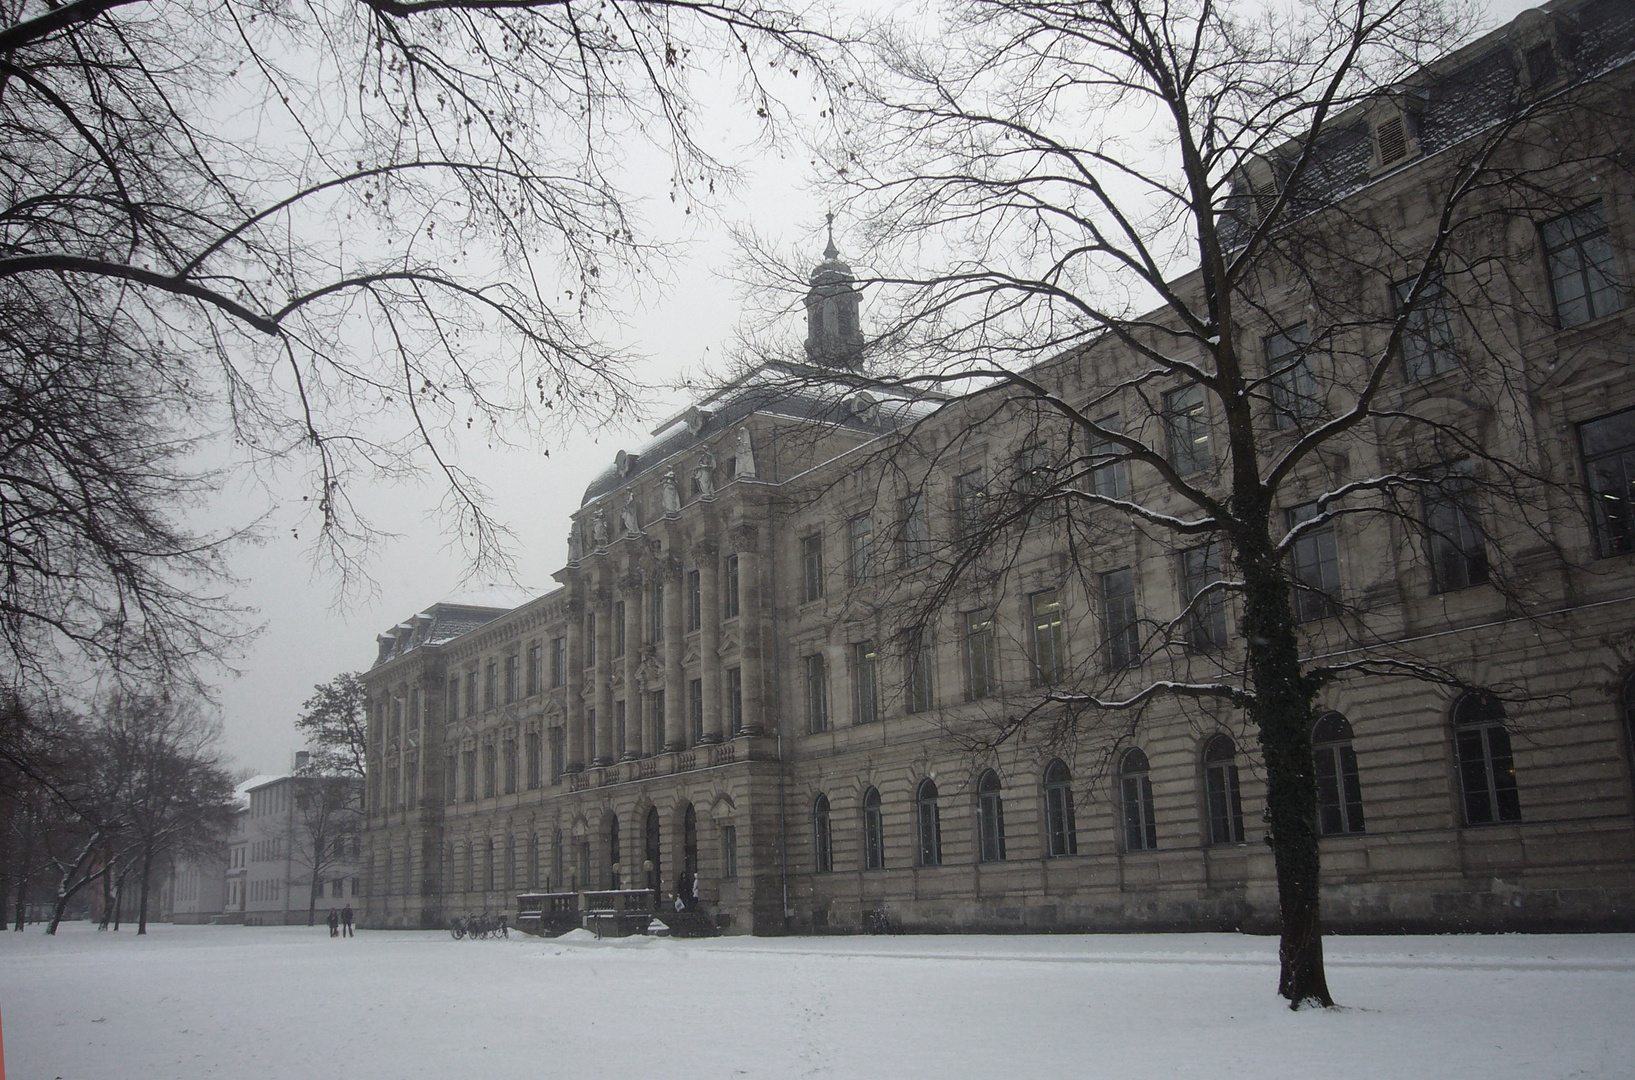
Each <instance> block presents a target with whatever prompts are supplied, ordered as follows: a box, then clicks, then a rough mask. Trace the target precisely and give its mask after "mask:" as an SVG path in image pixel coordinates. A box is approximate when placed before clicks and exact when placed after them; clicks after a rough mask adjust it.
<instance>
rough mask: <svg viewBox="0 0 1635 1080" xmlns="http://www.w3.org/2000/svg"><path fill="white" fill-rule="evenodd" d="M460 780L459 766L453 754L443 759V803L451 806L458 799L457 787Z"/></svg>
mask: <svg viewBox="0 0 1635 1080" xmlns="http://www.w3.org/2000/svg"><path fill="white" fill-rule="evenodd" d="M459 780H460V773H459V766H458V764H457V763H456V760H455V756H454V755H453V754H447V755H444V757H443V801H444V802H445V803H447V804H449V805H450V806H453V805H454V804H455V803H456V802H458V801H459V799H460V793H459V791H458V785H459Z"/></svg>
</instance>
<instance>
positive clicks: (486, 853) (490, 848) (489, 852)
mask: <svg viewBox="0 0 1635 1080" xmlns="http://www.w3.org/2000/svg"><path fill="white" fill-rule="evenodd" d="M493 891H494V838H493V837H492V836H490V837H489V838H488V839H487V840H484V841H483V892H493Z"/></svg>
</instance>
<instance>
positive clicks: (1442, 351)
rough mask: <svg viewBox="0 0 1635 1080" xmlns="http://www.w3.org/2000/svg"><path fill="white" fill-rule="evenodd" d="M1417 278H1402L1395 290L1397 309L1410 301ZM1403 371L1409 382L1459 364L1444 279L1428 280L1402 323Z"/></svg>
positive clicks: (1440, 372)
mask: <svg viewBox="0 0 1635 1080" xmlns="http://www.w3.org/2000/svg"><path fill="white" fill-rule="evenodd" d="M1413 287H1414V283H1413V281H1411V280H1410V281H1399V282H1397V283H1396V285H1395V286H1393V288H1392V290H1391V294H1392V297H1393V298H1394V299H1395V300H1396V304H1397V310H1398V311H1401V310H1402V308H1403V305H1404V304H1406V303H1407V300H1408V293H1409V292H1410V291H1411V290H1412V289H1413ZM1400 340H1401V342H1402V374H1403V377H1404V378H1406V379H1407V380H1408V381H1409V382H1418V381H1419V380H1420V379H1429V378H1431V377H1432V376H1433V375H1440V374H1442V373H1443V372H1445V371H1452V370H1453V369H1454V368H1456V367H1458V366H1459V355H1458V353H1456V352H1455V351H1454V348H1453V317H1452V314H1451V313H1450V312H1449V310H1448V294H1447V292H1446V291H1445V290H1444V289H1443V288H1442V283H1441V281H1428V282H1426V283H1425V287H1424V288H1423V289H1421V290H1420V291H1419V300H1418V302H1417V303H1416V304H1415V305H1414V309H1413V310H1412V311H1410V312H1409V313H1408V318H1407V319H1406V320H1405V321H1404V323H1403V326H1402V337H1401V339H1400Z"/></svg>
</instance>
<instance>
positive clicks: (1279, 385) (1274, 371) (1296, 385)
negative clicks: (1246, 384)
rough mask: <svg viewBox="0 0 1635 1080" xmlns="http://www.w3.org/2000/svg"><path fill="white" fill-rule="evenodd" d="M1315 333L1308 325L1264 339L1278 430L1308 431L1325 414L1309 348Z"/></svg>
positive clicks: (1267, 371)
mask: <svg viewBox="0 0 1635 1080" xmlns="http://www.w3.org/2000/svg"><path fill="white" fill-rule="evenodd" d="M1310 343H1311V332H1310V331H1309V330H1308V329H1307V328H1306V324H1305V323H1300V324H1298V325H1296V326H1291V327H1290V328H1289V329H1287V330H1285V331H1283V332H1281V333H1277V334H1269V335H1267V336H1266V337H1265V338H1264V339H1263V342H1262V344H1263V346H1264V348H1265V352H1266V378H1267V379H1268V380H1269V381H1270V383H1271V390H1272V422H1273V424H1274V425H1276V427H1277V428H1278V430H1280V431H1281V430H1283V429H1286V428H1299V427H1304V426H1305V425H1306V423H1307V422H1308V421H1311V420H1315V419H1316V418H1317V417H1319V416H1321V415H1322V414H1323V403H1322V400H1321V399H1320V398H1319V397H1318V396H1317V380H1316V379H1314V378H1313V377H1312V374H1311V359H1310V357H1309V356H1308V355H1307V352H1306V346H1307V345H1309V344H1310Z"/></svg>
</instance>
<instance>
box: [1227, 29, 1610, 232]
mask: <svg viewBox="0 0 1635 1080" xmlns="http://www.w3.org/2000/svg"><path fill="white" fill-rule="evenodd" d="M1541 19H1548V20H1551V21H1553V22H1554V23H1555V24H1556V25H1557V26H1558V27H1559V30H1560V33H1559V35H1558V37H1557V41H1558V42H1559V43H1560V44H1559V48H1560V49H1561V50H1562V51H1566V52H1569V53H1570V55H1569V56H1566V57H1563V58H1562V59H1563V60H1564V61H1566V64H1567V67H1568V69H1569V70H1568V72H1567V74H1568V78H1566V79H1565V80H1564V85H1575V84H1578V83H1582V82H1585V81H1588V80H1589V79H1592V78H1594V77H1596V76H1598V75H1601V74H1604V73H1605V72H1607V71H1609V70H1611V69H1612V68H1614V67H1617V66H1619V65H1620V64H1622V63H1626V62H1628V60H1629V59H1630V57H1631V55H1632V52H1635V49H1632V45H1635V4H1631V3H1630V2H1629V0H1588V2H1585V3H1579V4H1573V3H1556V4H1550V5H1547V6H1545V7H1544V8H1542V9H1538V10H1534V11H1529V12H1524V13H1523V14H1522V15H1520V16H1518V18H1517V19H1516V21H1515V22H1513V23H1511V24H1510V25H1509V26H1507V27H1504V28H1502V29H1500V30H1497V31H1495V32H1494V33H1491V34H1488V35H1487V36H1485V37H1482V38H1479V39H1478V40H1476V41H1475V42H1472V43H1471V44H1470V45H1468V46H1466V47H1465V48H1463V49H1461V50H1459V51H1458V52H1456V53H1454V54H1453V55H1452V56H1450V57H1447V58H1444V59H1443V60H1442V61H1439V62H1437V63H1435V64H1433V65H1431V66H1430V67H1428V68H1426V69H1425V70H1424V71H1422V72H1421V73H1420V74H1419V75H1418V76H1416V77H1415V78H1413V79H1411V80H1408V81H1406V82H1404V83H1402V84H1400V85H1398V86H1396V87H1394V88H1393V91H1392V94H1394V96H1395V97H1396V98H1397V99H1398V100H1400V101H1402V102H1403V104H1404V108H1405V111H1407V112H1408V113H1410V114H1412V117H1413V123H1414V135H1415V138H1416V139H1417V140H1418V144H1419V153H1418V154H1417V155H1413V156H1410V157H1408V158H1405V159H1404V160H1403V161H1402V162H1401V164H1400V165H1398V166H1397V167H1396V169H1390V170H1384V171H1376V170H1375V169H1374V149H1373V142H1372V136H1371V132H1370V129H1369V123H1368V120H1369V116H1368V113H1367V109H1366V107H1364V106H1358V107H1354V108H1352V109H1348V110H1347V111H1346V112H1344V113H1342V114H1340V115H1339V116H1338V117H1336V118H1335V119H1334V120H1333V121H1332V122H1331V123H1330V124H1329V125H1328V126H1327V127H1326V128H1325V130H1323V131H1322V132H1321V133H1320V134H1319V135H1318V137H1317V143H1316V145H1315V147H1314V152H1313V154H1312V156H1311V160H1310V163H1309V164H1308V166H1307V171H1306V172H1305V174H1304V175H1303V177H1302V180H1301V183H1300V184H1299V186H1297V187H1296V188H1295V189H1294V191H1293V192H1292V193H1291V194H1290V197H1289V205H1288V218H1289V220H1293V219H1296V218H1299V217H1300V216H1302V215H1304V214H1308V213H1312V212H1314V211H1317V210H1320V209H1322V208H1323V207H1325V206H1329V205H1332V204H1333V203H1334V202H1336V201H1337V200H1339V199H1342V198H1344V197H1346V196H1348V195H1350V194H1352V193H1353V192H1355V191H1357V190H1359V189H1361V188H1363V187H1365V186H1367V185H1368V184H1370V183H1372V182H1373V181H1375V180H1377V179H1379V178H1381V177H1382V176H1385V175H1389V174H1390V173H1392V172H1395V171H1396V170H1397V169H1401V168H1408V167H1411V166H1412V165H1414V164H1416V163H1417V162H1420V161H1423V160H1424V159H1425V158H1427V157H1430V156H1431V155H1433V154H1436V153H1438V152H1440V151H1443V150H1447V149H1449V148H1450V147H1453V146H1455V145H1457V144H1458V143H1460V142H1462V141H1464V140H1465V139H1468V138H1469V137H1471V136H1472V135H1475V134H1477V133H1478V132H1480V131H1483V130H1485V129H1487V128H1489V127H1492V126H1493V125H1494V124H1497V123H1499V122H1500V121H1502V120H1504V119H1505V118H1506V117H1507V116H1509V115H1511V114H1512V113H1513V112H1514V110H1515V106H1516V104H1517V102H1518V100H1519V99H1518V93H1517V92H1518V90H1519V89H1520V88H1521V86H1522V72H1521V70H1520V69H1519V68H1518V66H1517V62H1516V56H1515V53H1514V51H1513V48H1512V44H1513V40H1514V38H1515V37H1516V35H1517V33H1518V32H1520V31H1521V30H1522V28H1523V27H1524V25H1525V24H1526V23H1527V22H1530V21H1537V20H1541ZM1559 85H1562V84H1557V88H1559ZM1552 92H1553V91H1552ZM1389 96H1392V95H1387V94H1385V93H1381V94H1380V95H1378V97H1377V98H1376V100H1384V99H1385V98H1387V97H1389ZM1284 150H1285V151H1286V152H1287V153H1288V154H1289V155H1292V154H1293V153H1295V152H1296V151H1297V150H1298V141H1297V142H1296V143H1291V144H1289V145H1288V146H1286V147H1285V148H1284ZM1274 167H1275V163H1274ZM1253 205H1254V200H1253V198H1252V196H1251V193H1250V191H1249V189H1248V188H1247V186H1245V185H1244V184H1243V183H1241V182H1239V183H1238V184H1236V185H1234V187H1233V190H1232V196H1231V199H1230V201H1229V204H1228V210H1227V216H1226V217H1227V219H1226V220H1223V222H1222V233H1223V236H1224V237H1225V238H1226V239H1227V240H1228V242H1231V243H1241V242H1244V241H1246V240H1247V239H1248V235H1249V232H1250V230H1251V228H1252V226H1253V222H1254V219H1253Z"/></svg>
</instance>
